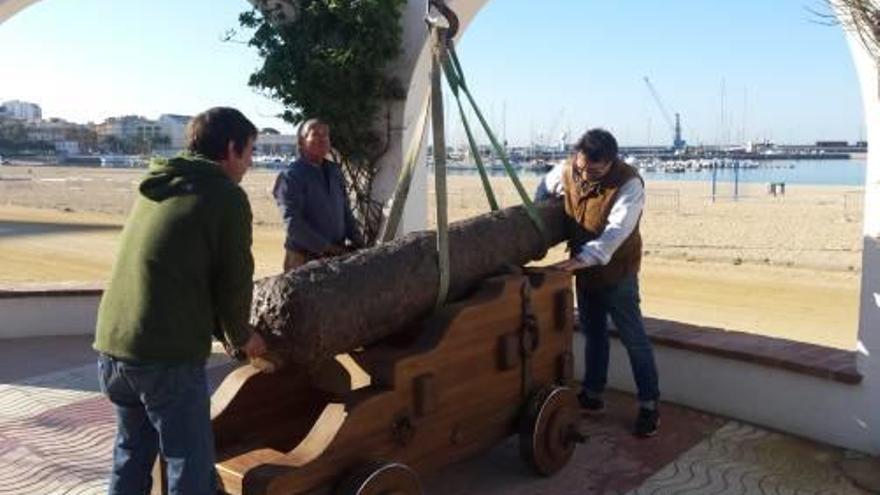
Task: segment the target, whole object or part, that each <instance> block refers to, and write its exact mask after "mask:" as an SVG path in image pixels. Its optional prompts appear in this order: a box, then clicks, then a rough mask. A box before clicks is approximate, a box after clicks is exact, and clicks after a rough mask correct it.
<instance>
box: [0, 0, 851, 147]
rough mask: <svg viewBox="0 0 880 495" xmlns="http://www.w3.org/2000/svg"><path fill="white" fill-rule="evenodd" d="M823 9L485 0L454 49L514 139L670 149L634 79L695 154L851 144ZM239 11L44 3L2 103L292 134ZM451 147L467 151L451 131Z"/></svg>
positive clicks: (12, 28) (20, 41)
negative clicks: (263, 91) (602, 135)
mask: <svg viewBox="0 0 880 495" xmlns="http://www.w3.org/2000/svg"><path fill="white" fill-rule="evenodd" d="M820 5H821V4H820V2H819V1H818V0H663V1H657V0H615V1H611V0H602V1H600V0H495V1H493V2H490V3H489V4H488V5H487V6H486V7H485V8H484V9H483V10H482V11H481V12H480V14H479V15H478V16H477V18H476V19H475V20H474V22H473V23H472V24H471V26H470V28H469V30H468V31H467V32H466V33H465V34H464V36H463V37H462V39H461V41H460V44H459V54H460V56H461V59H462V62H463V64H464V67H465V71H466V73H467V76H468V81H469V83H470V85H471V88H472V90H473V92H474V93H475V95H476V96H477V98H478V100H479V101H480V102H481V105H482V107H483V110H484V111H485V112H486V113H487V115H488V116H489V118H490V120H491V121H492V123H493V124H494V126H495V127H496V128H497V129H498V132H499V133H501V132H502V130H503V131H504V132H505V134H506V136H507V138H508V141H510V142H511V143H514V144H527V143H529V142H532V141H543V142H553V141H557V140H558V139H559V136H560V135H561V134H562V133H563V132H565V131H566V130H568V131H569V132H570V134H571V135H577V134H579V133H580V132H582V131H583V130H584V129H586V128H587V127H591V126H599V125H601V126H604V127H607V128H609V129H610V130H612V131H613V132H615V133H616V134H617V135H618V138H619V139H620V141H621V142H622V143H623V144H666V143H668V142H669V141H670V140H671V137H670V134H671V131H670V130H669V129H668V126H667V125H666V124H665V121H664V120H663V117H662V116H661V114H660V112H659V110H658V109H657V107H656V105H655V103H654V102H653V100H652V99H651V97H650V94H649V93H648V90H647V89H646V86H645V84H644V81H643V79H642V78H643V77H644V76H648V77H649V78H650V79H651V81H652V82H653V84H654V86H655V87H656V88H657V90H658V92H659V93H660V95H661V97H662V99H663V101H664V104H665V106H666V107H667V108H668V109H669V111H670V112H679V113H681V115H682V119H683V122H684V130H685V138H686V139H687V140H688V141H689V142H692V143H699V142H702V143H707V144H714V143H718V142H741V141H743V140H749V139H751V140H754V139H772V140H775V141H777V142H797V143H802V142H812V141H815V140H817V139H842V140H849V141H854V140H856V139H859V138H860V137H861V134H862V133H863V130H862V122H863V118H862V107H861V101H860V97H859V93H858V86H857V82H856V78H855V73H854V69H853V66H852V62H851V59H850V55H849V52H848V49H847V46H846V43H845V40H844V36H843V33H842V31H841V30H840V29H839V28H836V27H827V26H822V25H819V24H817V23H815V22H813V21H814V20H815V18H814V16H813V15H812V14H810V13H809V12H808V11H807V10H806V8H807V7H817V6H820ZM248 7H249V4H248V3H247V2H245V1H243V0H224V1H219V0H188V1H179V0H177V1H172V0H151V1H149V2H146V1H135V0H126V1H120V0H42V1H41V2H38V3H37V4H35V5H33V6H31V7H28V8H27V9H25V10H24V11H22V12H21V13H19V14H18V15H16V16H14V17H13V18H11V19H10V20H8V21H7V22H6V23H4V24H0V100H6V99H22V100H27V101H34V102H37V103H39V104H40V105H41V106H42V107H43V110H44V114H45V115H46V116H59V117H64V118H67V119H69V120H73V121H77V122H86V121H101V120H103V119H104V118H106V117H109V116H114V115H122V114H141V115H145V116H147V117H151V118H155V117H157V116H158V115H159V114H161V113H183V114H191V113H196V112H198V111H200V110H202V109H204V108H207V107H209V106H214V105H232V106H236V107H238V108H241V109H242V110H243V111H244V112H245V113H246V114H247V115H249V116H250V117H251V118H252V119H253V120H254V121H255V122H256V123H257V124H258V125H260V126H273V127H277V128H279V129H281V130H282V131H285V132H290V131H291V128H290V126H288V125H287V124H284V123H283V122H281V121H280V120H278V119H275V118H273V115H274V114H276V113H278V112H279V111H280V107H279V106H278V105H277V104H275V103H274V102H272V101H270V100H268V99H266V98H264V97H263V96H261V95H259V94H256V93H255V92H254V91H253V90H252V89H250V88H249V87H248V86H247V78H248V75H249V74H250V72H251V71H252V70H253V68H255V67H256V66H257V65H258V64H259V60H258V58H257V57H256V54H255V53H254V52H253V50H251V49H250V48H248V47H247V46H244V45H241V44H236V43H225V42H222V41H221V37H222V36H223V34H224V32H225V31H226V30H227V29H229V28H234V27H236V26H237V24H238V22H237V17H238V14H239V13H240V12H241V11H243V10H246V9H247V8H248ZM722 81H723V83H722ZM722 84H723V87H724V91H722ZM722 102H724V103H722ZM722 107H723V108H724V112H723V115H724V119H723V120H722ZM450 108H451V107H450ZM504 116H506V119H504V118H503V117H504ZM449 121H450V122H454V121H455V119H454V118H452V117H450V119H449ZM450 140H451V141H452V143H453V144H457V143H459V142H461V141H462V135H461V132H460V131H459V130H458V128H457V126H454V125H453V126H452V128H451V129H450Z"/></svg>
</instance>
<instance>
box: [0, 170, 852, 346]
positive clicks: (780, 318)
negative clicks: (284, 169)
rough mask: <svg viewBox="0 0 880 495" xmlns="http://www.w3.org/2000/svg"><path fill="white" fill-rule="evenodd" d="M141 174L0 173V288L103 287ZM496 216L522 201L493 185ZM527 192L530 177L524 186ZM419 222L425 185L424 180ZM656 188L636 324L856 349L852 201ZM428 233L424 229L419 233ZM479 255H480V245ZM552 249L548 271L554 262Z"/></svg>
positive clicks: (475, 197) (838, 191)
mask: <svg viewBox="0 0 880 495" xmlns="http://www.w3.org/2000/svg"><path fill="white" fill-rule="evenodd" d="M142 173H143V171H141V170H124V169H97V168H69V167H64V168H60V167H3V168H0V259H2V260H3V262H2V263H0V285H3V286H10V285H18V286H20V285H29V284H46V283H58V282H64V283H93V282H97V283H100V282H101V281H103V280H105V279H106V277H107V275H108V273H109V270H110V267H111V266H112V261H113V255H114V253H115V246H116V240H117V238H118V235H119V231H120V229H121V225H122V224H123V222H124V218H125V214H126V212H127V210H128V208H129V206H130V204H131V202H132V200H133V198H134V195H135V191H136V186H137V182H138V181H139V179H140V177H141V175H142ZM275 174H276V172H273V171H267V170H255V171H253V172H252V173H250V174H249V175H248V176H247V177H246V178H245V181H244V183H243V186H244V187H245V189H246V190H247V192H248V195H249V197H250V199H251V203H252V208H253V211H254V258H255V262H256V267H257V275H258V276H265V275H270V274H274V273H277V272H278V271H279V267H280V266H281V259H282V253H281V245H282V240H283V233H282V232H281V222H280V218H279V216H278V212H277V209H276V207H275V205H274V203H273V201H272V198H271V194H270V191H271V187H272V183H273V181H274V177H275ZM448 180H449V186H448V189H449V191H450V197H449V208H450V211H449V216H450V219H451V220H452V221H454V220H457V219H462V218H466V217H468V216H471V215H475V214H480V213H483V212H486V211H488V205H487V202H486V200H485V197H484V195H483V191H482V188H481V185H480V181H479V179H478V178H477V177H476V176H452V177H449V179H448ZM492 183H493V188H494V189H495V190H496V194H497V196H498V197H499V201H500V202H501V204H502V206H511V205H514V204H518V203H519V199H518V196H517V195H516V193H515V190H514V189H513V187H512V185H511V184H510V183H509V181H508V180H507V179H506V178H502V177H495V178H493V179H492ZM523 183H524V185H525V187H526V189H527V191H528V192H529V193H530V194H531V193H532V192H533V191H534V189H535V186H536V185H537V178H524V179H523ZM428 190H429V194H428V201H429V219H432V218H433V201H434V196H433V184H431V183H429V186H428ZM732 194H733V187H732V185H731V184H720V185H719V187H718V188H717V191H716V200H715V201H714V202H712V200H711V189H710V185H709V184H708V183H700V182H675V181H652V182H649V183H648V184H647V198H648V199H647V205H646V209H645V213H644V216H643V218H642V223H641V229H642V232H643V237H644V239H645V261H644V268H643V273H642V279H641V280H642V287H641V288H642V299H643V309H644V312H645V314H647V315H649V316H654V317H658V318H668V319H676V320H680V321H685V322H688V323H693V324H699V325H705V326H714V327H721V328H727V329H731V330H742V331H748V332H754V333H760V334H765V335H771V336H776V337H784V338H790V339H794V340H800V341H805V342H811V343H817V344H822V345H828V346H832V347H838V348H844V349H853V348H855V338H856V332H857V320H858V291H859V277H860V270H861V247H862V240H861V217H862V192H861V190H860V189H857V188H852V187H841V186H796V185H789V186H788V189H787V190H786V194H785V196H776V197H774V196H771V195H768V194H767V191H766V185H765V184H740V186H739V195H738V198H737V199H736V200H734V198H733V197H732ZM431 223H433V222H432V220H429V224H431ZM487 248H490V247H489V246H487ZM564 256H565V253H564V250H563V249H562V248H561V247H557V248H555V249H554V250H552V251H551V252H550V253H549V254H548V256H547V258H545V260H542V261H540V262H537V263H536V264H545V263H550V262H553V261H557V260H560V259H562V258H563V257H564Z"/></svg>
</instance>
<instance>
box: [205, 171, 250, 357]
mask: <svg viewBox="0 0 880 495" xmlns="http://www.w3.org/2000/svg"><path fill="white" fill-rule="evenodd" d="M252 220H253V217H252V214H251V207H250V203H249V202H248V198H247V195H246V194H245V192H244V191H243V190H242V189H241V188H239V187H236V188H235V189H234V192H233V193H230V194H229V200H228V201H225V202H224V208H223V215H222V220H221V224H220V232H219V242H218V244H219V246H218V247H219V249H218V259H217V264H216V265H215V270H216V272H215V273H216V277H215V284H214V291H215V292H214V293H215V298H214V301H215V303H216V305H217V307H216V311H217V317H218V322H219V324H220V329H221V330H222V331H223V334H224V335H225V336H226V341H227V342H229V343H230V344H231V345H232V346H234V347H241V346H242V345H244V344H245V343H246V342H247V340H248V339H249V338H250V335H251V331H252V330H251V327H250V324H249V321H248V320H249V317H250V310H251V299H252V297H253V290H254V282H253V278H254V258H253V256H252V254H251V242H252V228H253V224H252Z"/></svg>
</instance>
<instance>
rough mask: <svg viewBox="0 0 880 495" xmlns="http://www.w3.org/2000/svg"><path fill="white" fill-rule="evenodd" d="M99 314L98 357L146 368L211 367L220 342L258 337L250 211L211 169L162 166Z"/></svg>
mask: <svg viewBox="0 0 880 495" xmlns="http://www.w3.org/2000/svg"><path fill="white" fill-rule="evenodd" d="M139 190H140V196H139V197H138V198H137V201H136V202H135V204H134V207H133V209H132V212H131V215H130V216H129V218H128V221H127V222H126V224H125V228H124V229H123V231H122V237H121V239H120V245H119V252H118V253H117V256H116V263H115V265H114V266H113V273H112V275H111V278H110V283H109V285H108V286H107V289H106V290H105V291H104V296H103V298H102V299H101V306H100V308H99V310H98V324H97V330H96V332H95V342H94V348H95V349H96V350H97V351H99V352H102V353H105V354H109V355H111V356H114V357H117V358H120V359H123V360H132V361H138V362H169V363H178V362H203V361H204V360H205V359H207V357H208V355H209V354H210V352H211V336H212V334H217V335H219V334H221V333H222V335H224V336H225V338H226V340H227V341H228V342H229V343H230V344H232V345H233V346H236V347H239V346H241V345H243V344H244V343H245V342H246V341H247V340H248V338H249V337H250V333H251V330H250V327H249V325H248V317H249V314H250V306H251V296H252V293H253V274H254V261H253V257H252V256H251V229H252V226H251V220H252V217H251V209H250V204H249V203H248V198H247V195H246V194H245V192H244V190H242V188H241V187H239V186H238V185H237V184H235V183H234V182H233V181H232V180H230V179H229V178H228V177H227V176H226V175H225V174H224V173H223V171H222V169H221V168H220V166H219V165H218V164H217V163H216V162H213V161H210V160H207V159H205V158H203V157H199V156H195V155H187V154H183V155H180V156H177V157H175V158H172V159H170V160H166V159H154V160H153V161H152V162H151V163H150V167H149V170H148V173H147V177H146V179H144V181H143V182H141V184H140V188H139Z"/></svg>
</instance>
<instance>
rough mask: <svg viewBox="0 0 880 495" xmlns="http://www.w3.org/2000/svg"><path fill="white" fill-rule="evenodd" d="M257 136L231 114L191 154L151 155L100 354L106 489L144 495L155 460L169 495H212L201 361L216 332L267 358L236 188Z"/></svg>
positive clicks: (246, 222)
mask: <svg viewBox="0 0 880 495" xmlns="http://www.w3.org/2000/svg"><path fill="white" fill-rule="evenodd" d="M256 135H257V129H256V127H254V125H253V124H252V123H251V122H250V121H249V120H248V119H247V118H246V117H245V116H244V115H242V114H241V112H239V111H238V110H235V109H233V108H222V107H220V108H212V109H210V110H207V111H206V112H203V113H201V114H199V115H197V116H196V117H194V118H193V119H192V120H191V121H190V123H189V125H188V127H187V140H188V144H187V151H186V152H184V153H182V154H181V155H179V156H177V157H175V158H171V159H162V158H156V159H154V160H153V161H152V162H151V163H150V166H149V171H148V173H147V177H146V179H144V180H143V182H141V184H140V187H139V191H140V196H139V197H138V199H137V201H136V202H135V204H134V207H133V209H132V212H131V215H130V216H129V218H128V220H127V222H126V224H125V228H124V230H123V232H122V237H121V239H120V246H119V251H118V253H117V258H116V263H115V265H114V267H113V272H112V275H111V277H110V282H109V284H108V286H107V289H106V290H105V292H104V296H103V297H102V299H101V305H100V308H99V310H98V323H97V328H96V332H95V342H94V344H93V347H94V348H95V349H96V350H97V351H98V352H99V358H98V369H99V381H100V385H101V390H102V391H103V392H104V394H105V395H106V396H107V397H108V398H109V399H110V401H111V402H112V403H113V406H114V408H115V410H116V426H117V431H116V441H115V446H114V449H113V468H112V472H111V475H110V487H109V493H110V494H111V495H117V494H120V495H121V494H146V493H149V492H150V487H151V485H152V479H151V470H152V467H153V464H154V462H155V459H156V455H157V453H159V452H161V454H162V457H163V458H164V459H165V461H166V463H167V471H166V473H167V480H168V485H169V493H199V494H207V493H215V491H216V474H215V471H214V438H213V434H212V431H211V421H210V398H209V396H208V384H207V380H206V377H205V361H206V359H207V358H208V356H209V355H210V353H211V337H212V334H218V333H219V334H222V335H223V337H224V338H225V340H226V343H227V344H228V345H229V346H231V347H232V348H234V349H239V350H241V351H243V353H244V354H245V355H247V356H248V357H250V358H252V359H253V358H257V357H259V356H261V355H263V354H264V353H265V352H266V346H265V343H264V341H263V339H262V337H261V336H260V335H259V334H258V333H256V332H254V331H253V329H252V328H251V326H250V324H249V323H248V318H249V316H250V307H251V296H252V292H253V274H254V261H253V258H252V255H251V237H252V231H251V229H252V225H251V209H250V205H249V203H248V198H247V195H246V194H245V192H244V190H243V189H242V188H241V187H240V186H239V185H238V183H239V182H240V181H241V179H242V177H243V176H244V174H245V172H247V170H248V168H249V167H250V166H251V158H252V152H253V145H254V140H255V139H256Z"/></svg>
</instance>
